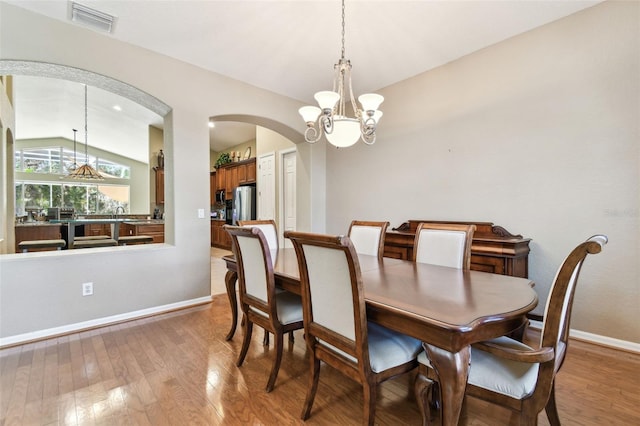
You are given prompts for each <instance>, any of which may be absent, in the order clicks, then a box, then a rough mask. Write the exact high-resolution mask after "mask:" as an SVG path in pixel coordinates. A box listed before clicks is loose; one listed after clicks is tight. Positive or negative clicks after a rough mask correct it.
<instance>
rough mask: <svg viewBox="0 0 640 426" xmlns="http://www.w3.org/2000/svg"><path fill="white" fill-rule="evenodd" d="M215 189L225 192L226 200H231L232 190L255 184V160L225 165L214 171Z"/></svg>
mask: <svg viewBox="0 0 640 426" xmlns="http://www.w3.org/2000/svg"><path fill="white" fill-rule="evenodd" d="M216 175H217V176H216V189H217V190H221V189H223V190H224V191H225V198H226V199H227V200H231V199H233V189H234V188H236V187H237V186H239V185H246V184H250V183H255V182H256V159H255V158H250V159H248V160H244V161H240V162H236V163H227V164H224V165H222V166H220V167H218V169H217V170H216Z"/></svg>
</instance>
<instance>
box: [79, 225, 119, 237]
mask: <svg viewBox="0 0 640 426" xmlns="http://www.w3.org/2000/svg"><path fill="white" fill-rule="evenodd" d="M120 234H122V232H120ZM84 235H85V236H86V237H95V236H96V235H109V236H111V224H109V223H89V224H85V225H84Z"/></svg>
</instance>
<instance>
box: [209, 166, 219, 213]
mask: <svg viewBox="0 0 640 426" xmlns="http://www.w3.org/2000/svg"><path fill="white" fill-rule="evenodd" d="M216 184H217V182H216V172H211V173H209V196H210V197H211V201H210V203H211V205H214V204H215V203H216V189H217V186H216Z"/></svg>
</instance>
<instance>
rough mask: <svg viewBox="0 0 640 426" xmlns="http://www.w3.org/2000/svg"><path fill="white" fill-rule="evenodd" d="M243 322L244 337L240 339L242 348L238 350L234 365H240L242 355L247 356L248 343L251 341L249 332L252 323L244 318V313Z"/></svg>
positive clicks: (242, 358)
mask: <svg viewBox="0 0 640 426" xmlns="http://www.w3.org/2000/svg"><path fill="white" fill-rule="evenodd" d="M243 322H244V327H243V328H244V338H243V339H242V349H241V350H240V355H239V356H238V362H236V365H237V366H238V367H240V366H241V365H242V363H243V362H244V357H246V356H247V351H248V350H249V343H251V334H252V333H253V323H252V322H251V321H249V319H248V318H246V315H244V316H243Z"/></svg>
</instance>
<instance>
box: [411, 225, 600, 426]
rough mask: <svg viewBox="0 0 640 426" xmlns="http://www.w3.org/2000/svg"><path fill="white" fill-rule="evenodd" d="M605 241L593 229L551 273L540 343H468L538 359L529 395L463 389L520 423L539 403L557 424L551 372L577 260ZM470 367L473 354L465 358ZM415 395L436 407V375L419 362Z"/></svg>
mask: <svg viewBox="0 0 640 426" xmlns="http://www.w3.org/2000/svg"><path fill="white" fill-rule="evenodd" d="M606 243H607V237H606V236H605V235H595V236H593V237H591V238H589V239H588V240H587V241H586V242H584V243H582V244H580V245H578V246H577V247H576V248H575V249H573V250H572V251H571V253H570V254H569V255H568V256H567V258H566V259H565V260H564V262H563V263H562V265H561V266H560V268H559V269H558V272H557V274H556V277H555V280H554V283H553V286H552V287H551V291H550V293H549V297H548V299H547V300H548V301H547V304H546V309H545V314H544V323H543V329H542V335H541V341H540V345H539V347H537V348H532V349H531V350H518V349H513V348H507V347H504V346H501V345H497V344H495V343H493V342H491V341H488V342H481V343H478V344H475V345H473V348H474V349H477V350H482V351H485V352H489V353H491V354H493V355H495V356H499V357H501V358H504V359H508V360H513V361H518V362H525V363H538V364H539V369H538V376H537V381H536V386H535V389H534V391H533V393H531V394H530V395H528V396H527V397H525V398H522V399H515V398H511V397H509V396H506V395H503V394H499V393H495V392H493V391H491V390H488V389H484V388H481V387H477V386H474V385H472V384H470V383H469V384H467V388H466V394H467V395H471V396H473V397H476V398H480V399H482V400H485V401H488V402H491V403H494V404H497V405H501V406H503V407H506V408H508V409H510V410H512V411H515V412H517V413H519V416H520V425H536V424H537V423H538V413H539V412H540V411H542V409H543V408H544V409H545V411H546V414H547V418H548V419H549V423H550V424H551V425H552V426H560V417H559V416H558V410H557V407H556V401H555V378H556V374H557V373H558V371H559V370H560V368H561V367H562V364H563V362H564V358H565V355H566V353H567V348H568V345H569V329H570V322H571V309H572V306H573V297H574V294H575V290H576V285H577V282H578V278H579V275H580V270H581V268H582V264H583V262H584V260H585V258H586V257H587V255H588V254H597V253H600V251H601V250H602V247H603V246H604V245H605V244H606ZM471 365H472V368H473V360H472V361H471ZM415 392H416V398H420V399H421V400H423V401H425V402H426V403H427V404H426V405H425V407H427V406H430V407H431V408H432V409H433V408H437V406H438V402H437V398H438V394H439V391H438V384H437V375H436V374H435V372H434V371H433V370H432V369H430V368H428V367H427V366H425V365H423V364H420V365H419V367H418V376H417V377H416V383H415ZM431 414H432V413H422V416H423V424H425V425H426V424H429V422H430V420H432V415H431Z"/></svg>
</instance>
